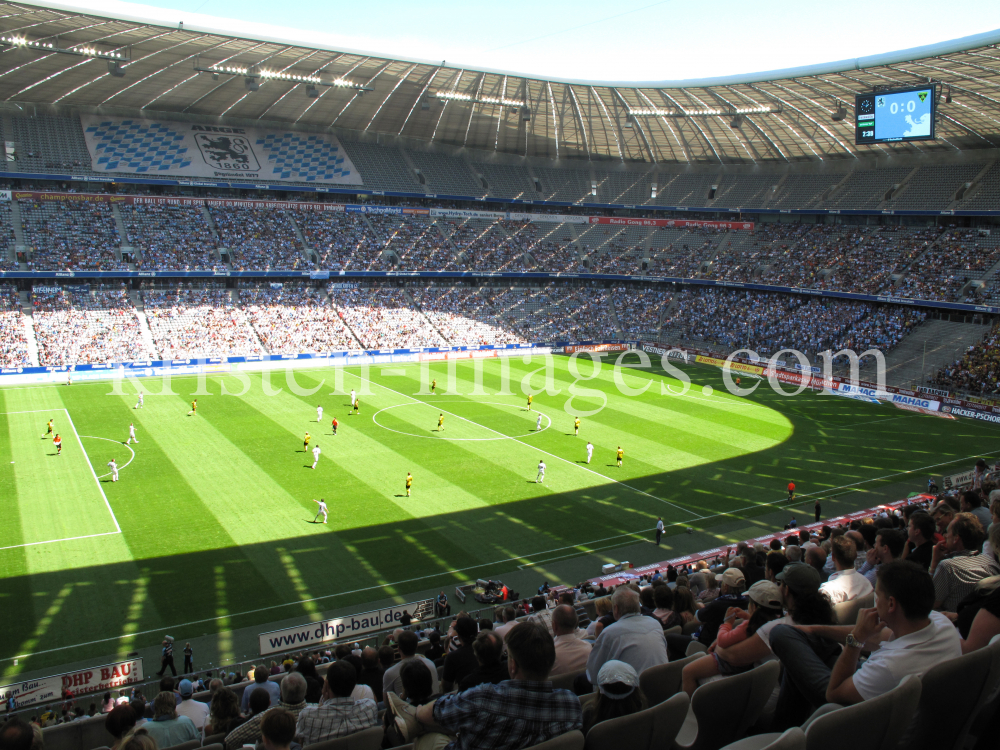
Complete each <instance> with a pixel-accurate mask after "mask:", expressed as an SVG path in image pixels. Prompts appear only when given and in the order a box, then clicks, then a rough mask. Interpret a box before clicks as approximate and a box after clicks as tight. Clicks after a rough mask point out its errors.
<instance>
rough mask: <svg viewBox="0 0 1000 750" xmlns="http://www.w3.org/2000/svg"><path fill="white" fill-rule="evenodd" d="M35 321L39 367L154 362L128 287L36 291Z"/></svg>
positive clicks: (38, 288)
mask: <svg viewBox="0 0 1000 750" xmlns="http://www.w3.org/2000/svg"><path fill="white" fill-rule="evenodd" d="M31 304H32V308H33V311H32V321H33V325H34V330H35V339H36V340H37V342H38V359H39V364H41V365H43V366H47V365H51V366H58V365H74V364H87V363H91V364H92V363H104V362H131V361H135V360H144V359H154V358H155V357H154V356H153V352H151V351H150V349H149V347H148V346H147V344H146V343H145V342H144V341H143V338H142V334H141V332H140V328H139V319H138V317H137V316H136V311H135V307H134V306H133V304H132V300H131V299H130V298H129V294H128V291H127V290H126V289H125V286H124V285H121V286H119V287H103V286H101V287H98V288H97V289H95V290H91V289H90V288H88V287H82V288H79V289H76V290H72V291H70V290H67V289H65V288H58V287H35V290H34V291H33V292H32V295H31Z"/></svg>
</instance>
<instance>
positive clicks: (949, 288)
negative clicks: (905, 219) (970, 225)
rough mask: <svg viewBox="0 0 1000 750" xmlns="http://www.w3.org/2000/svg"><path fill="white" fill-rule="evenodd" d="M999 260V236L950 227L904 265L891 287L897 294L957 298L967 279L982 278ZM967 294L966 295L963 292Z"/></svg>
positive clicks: (944, 299)
mask: <svg viewBox="0 0 1000 750" xmlns="http://www.w3.org/2000/svg"><path fill="white" fill-rule="evenodd" d="M998 260H1000V237H993V236H992V235H991V234H986V235H983V234H980V233H979V230H978V229H952V230H950V231H948V232H947V233H946V234H945V236H943V237H940V238H939V239H938V241H937V243H936V244H935V245H934V246H933V247H932V248H930V249H928V250H927V251H926V252H924V254H923V255H921V256H920V257H919V258H917V260H916V261H915V262H914V263H912V264H911V265H910V266H909V268H907V269H906V276H905V278H904V279H903V281H902V283H901V284H900V285H899V286H898V287H896V288H894V289H893V290H892V292H893V294H898V295H899V296H900V297H912V298H917V299H930V300H940V301H944V302H958V301H961V300H960V299H959V297H960V293H961V291H962V289H963V288H964V287H965V286H966V284H968V282H969V281H972V280H975V279H982V278H983V277H984V276H985V275H986V272H987V271H989V270H990V269H992V268H993V266H994V265H996V263H997V261H998ZM966 296H968V295H966Z"/></svg>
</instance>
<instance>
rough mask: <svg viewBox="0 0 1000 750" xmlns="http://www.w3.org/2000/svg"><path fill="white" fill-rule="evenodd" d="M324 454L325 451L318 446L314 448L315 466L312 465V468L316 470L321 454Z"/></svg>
mask: <svg viewBox="0 0 1000 750" xmlns="http://www.w3.org/2000/svg"><path fill="white" fill-rule="evenodd" d="M322 452H323V451H321V450H320V449H319V445H316V446H315V447H314V448H313V465H312V468H314V469H315V468H316V464H317V463H319V454H320V453H322Z"/></svg>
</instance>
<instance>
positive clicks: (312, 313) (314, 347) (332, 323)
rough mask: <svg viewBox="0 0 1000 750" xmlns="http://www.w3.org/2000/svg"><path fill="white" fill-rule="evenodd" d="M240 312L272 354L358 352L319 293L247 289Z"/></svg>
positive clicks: (277, 287)
mask: <svg viewBox="0 0 1000 750" xmlns="http://www.w3.org/2000/svg"><path fill="white" fill-rule="evenodd" d="M240 308H241V309H242V310H243V311H244V312H245V313H246V315H247V317H248V318H249V319H250V324H251V325H252V326H253V328H254V330H255V331H256V332H257V335H258V336H259V337H260V341H261V343H262V344H263V345H264V348H265V349H266V350H267V351H268V353H269V354H298V353H300V352H315V353H318V352H329V351H339V350H342V349H356V348H358V343H357V341H355V339H354V337H353V336H352V335H351V332H350V331H348V330H347V327H346V326H345V325H344V322H343V320H341V318H340V315H339V314H338V313H337V311H336V310H334V309H333V306H332V305H331V304H330V302H329V301H328V300H327V299H325V295H324V294H323V292H322V290H320V289H315V288H313V287H306V286H301V285H295V284H291V283H288V282H286V283H284V284H281V283H272V284H264V285H255V286H250V287H244V288H242V289H240Z"/></svg>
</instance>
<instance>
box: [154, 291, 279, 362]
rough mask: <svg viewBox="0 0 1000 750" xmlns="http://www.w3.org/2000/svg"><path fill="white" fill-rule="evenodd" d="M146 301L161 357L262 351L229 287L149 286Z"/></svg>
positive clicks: (191, 356) (256, 352)
mask: <svg viewBox="0 0 1000 750" xmlns="http://www.w3.org/2000/svg"><path fill="white" fill-rule="evenodd" d="M142 300H143V305H144V307H145V314H146V320H147V321H148V322H149V330H150V333H151V334H152V336H153V342H154V344H155V346H156V350H157V352H158V353H159V355H160V356H159V358H160V359H189V358H196V357H227V356H248V355H254V354H261V353H262V348H261V344H260V339H259V338H258V337H257V334H256V332H255V331H254V329H253V327H252V326H251V324H250V320H249V318H248V316H247V314H246V312H245V311H243V310H242V309H240V308H239V307H238V306H236V305H234V304H233V301H232V297H231V296H230V294H229V291H228V290H226V289H220V288H213V287H211V286H210V287H208V288H205V289H194V288H191V286H190V285H187V286H185V285H178V286H177V287H175V288H173V289H146V290H144V291H143V292H142ZM154 359H155V358H154Z"/></svg>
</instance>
